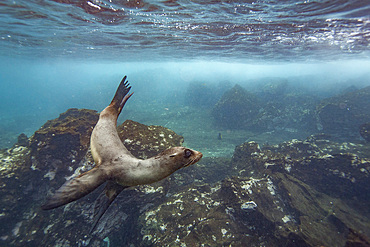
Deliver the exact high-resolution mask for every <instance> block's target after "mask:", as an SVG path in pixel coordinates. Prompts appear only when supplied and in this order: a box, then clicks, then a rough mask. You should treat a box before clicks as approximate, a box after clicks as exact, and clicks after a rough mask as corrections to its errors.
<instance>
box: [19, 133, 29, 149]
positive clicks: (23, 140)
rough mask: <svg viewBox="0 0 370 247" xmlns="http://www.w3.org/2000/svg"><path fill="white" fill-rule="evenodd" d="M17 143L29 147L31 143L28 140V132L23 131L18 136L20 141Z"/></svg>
mask: <svg viewBox="0 0 370 247" xmlns="http://www.w3.org/2000/svg"><path fill="white" fill-rule="evenodd" d="M16 145H18V146H24V147H28V146H29V145H30V141H29V140H28V137H27V136H26V134H24V133H22V134H20V135H19V136H18V141H17V143H16Z"/></svg>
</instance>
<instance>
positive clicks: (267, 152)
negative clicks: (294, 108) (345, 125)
mask: <svg viewBox="0 0 370 247" xmlns="http://www.w3.org/2000/svg"><path fill="white" fill-rule="evenodd" d="M349 146H356V145H355V144H348V143H342V144H338V143H337V144H335V143H330V142H325V144H324V143H320V141H308V140H306V141H298V140H292V141H289V142H285V143H282V144H279V145H275V146H271V147H264V148H262V149H261V148H259V146H258V144H257V143H254V142H249V143H244V144H242V145H240V146H238V147H237V148H236V149H235V153H234V156H233V160H232V163H233V165H234V169H236V170H237V171H238V172H239V175H243V176H252V175H253V176H255V177H258V178H261V177H264V176H265V174H270V175H271V174H274V173H276V172H281V173H288V174H290V175H292V176H294V177H295V178H297V179H299V180H300V181H303V182H305V183H307V184H308V185H309V186H312V187H313V188H315V189H316V190H317V191H320V192H322V193H326V194H328V195H330V196H333V197H341V198H344V199H343V200H344V201H346V202H347V203H349V204H350V205H353V206H355V205H354V203H355V204H357V206H356V207H358V208H359V210H363V209H364V205H366V204H367V203H370V198H369V197H368V196H367V195H368V194H370V189H369V187H368V186H367V185H366V184H368V183H369V182H370V176H369V174H370V159H369V158H361V157H360V156H359V155H357V154H353V153H347V151H349ZM358 146H359V148H363V147H362V145H358ZM363 151H364V153H368V152H369V150H368V148H364V149H363ZM369 213H370V211H369Z"/></svg>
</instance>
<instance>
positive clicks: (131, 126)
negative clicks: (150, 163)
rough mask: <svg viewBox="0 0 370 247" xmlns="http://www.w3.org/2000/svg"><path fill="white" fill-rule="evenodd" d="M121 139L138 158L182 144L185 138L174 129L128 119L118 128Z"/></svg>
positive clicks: (150, 155) (144, 157) (145, 157)
mask: <svg viewBox="0 0 370 247" xmlns="http://www.w3.org/2000/svg"><path fill="white" fill-rule="evenodd" d="M117 131H118V135H119V136H120V138H121V141H122V142H123V144H124V145H125V146H126V148H127V149H128V150H130V152H131V153H132V154H133V155H134V156H135V157H138V158H141V159H147V158H150V157H153V156H155V155H157V154H159V153H160V152H162V151H164V150H166V149H167V148H169V147H176V146H181V145H182V143H183V142H184V138H183V137H182V136H180V135H177V134H176V133H175V132H174V131H172V130H170V129H168V128H165V127H162V126H155V125H150V126H148V125H145V124H141V123H138V122H135V121H132V120H126V121H125V122H124V123H123V124H121V125H120V126H118V128H117Z"/></svg>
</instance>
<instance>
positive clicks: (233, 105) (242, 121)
mask: <svg viewBox="0 0 370 247" xmlns="http://www.w3.org/2000/svg"><path fill="white" fill-rule="evenodd" d="M259 109H260V102H259V100H258V99H257V97H256V96H255V95H253V94H252V93H250V92H248V91H246V90H245V89H243V88H242V87H241V86H239V85H235V86H234V87H233V88H232V89H230V90H229V91H227V92H226V93H225V94H224V95H223V96H222V97H221V99H220V100H219V101H218V102H217V104H216V105H215V107H214V108H213V110H212V115H213V116H214V118H215V120H216V124H217V125H218V126H220V127H223V128H226V129H245V128H248V127H251V126H252V125H251V123H253V121H254V120H255V119H256V116H257V114H258V111H259Z"/></svg>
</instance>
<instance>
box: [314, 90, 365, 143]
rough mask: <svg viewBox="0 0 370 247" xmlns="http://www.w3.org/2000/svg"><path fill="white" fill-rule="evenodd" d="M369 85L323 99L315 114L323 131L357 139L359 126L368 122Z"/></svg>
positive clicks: (339, 136)
mask: <svg viewBox="0 0 370 247" xmlns="http://www.w3.org/2000/svg"><path fill="white" fill-rule="evenodd" d="M369 109H370V87H366V88H363V89H360V90H357V91H355V92H350V93H346V94H343V95H339V96H335V97H332V98H329V99H325V100H323V101H322V102H321V103H320V105H319V106H318V107H317V115H318V118H319V121H320V124H321V126H322V129H323V131H324V132H325V133H330V134H332V135H335V136H337V137H338V138H340V139H346V140H351V139H358V138H359V133H358V130H359V127H360V126H361V125H362V124H364V123H367V122H370V111H369Z"/></svg>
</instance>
